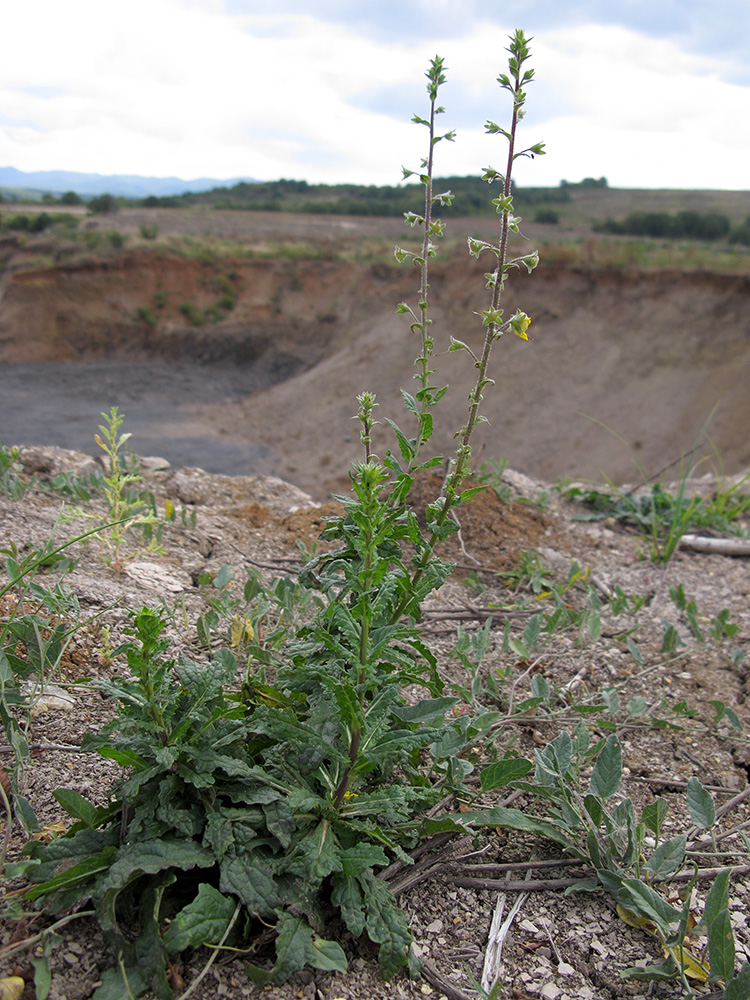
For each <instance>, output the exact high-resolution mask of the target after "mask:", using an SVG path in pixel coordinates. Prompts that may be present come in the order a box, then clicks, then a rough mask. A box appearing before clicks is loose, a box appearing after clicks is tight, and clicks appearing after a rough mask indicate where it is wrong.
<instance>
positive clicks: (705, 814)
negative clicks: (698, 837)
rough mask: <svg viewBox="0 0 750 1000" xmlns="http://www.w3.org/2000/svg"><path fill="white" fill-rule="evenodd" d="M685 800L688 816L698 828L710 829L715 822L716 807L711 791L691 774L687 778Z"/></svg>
mask: <svg viewBox="0 0 750 1000" xmlns="http://www.w3.org/2000/svg"><path fill="white" fill-rule="evenodd" d="M686 801H687V807H688V811H689V812H690V818H691V819H692V821H693V823H694V824H695V826H697V827H698V829H699V830H710V829H711V828H712V827H713V825H714V823H715V822H716V807H715V806H714V800H713V798H712V796H711V793H710V792H708V791H706V789H705V788H704V787H703V785H702V784H701V783H700V781H699V780H698V779H697V778H696V777H695V775H693V777H691V778H689V779H688V783H687V793H686Z"/></svg>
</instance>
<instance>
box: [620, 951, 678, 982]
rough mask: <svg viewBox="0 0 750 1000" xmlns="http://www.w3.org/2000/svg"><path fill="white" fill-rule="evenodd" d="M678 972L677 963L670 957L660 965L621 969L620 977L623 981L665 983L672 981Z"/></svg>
mask: <svg viewBox="0 0 750 1000" xmlns="http://www.w3.org/2000/svg"><path fill="white" fill-rule="evenodd" d="M679 971H680V970H679V968H678V967H677V963H676V962H675V960H674V959H673V958H672V956H671V955H670V956H669V958H668V959H667V960H666V962H662V964H661V965H643V966H640V965H638V966H632V967H631V968H629V969H623V970H622V972H621V973H620V975H621V976H622V977H623V979H653V980H656V981H657V982H664V983H665V982H668V981H669V980H671V979H674V978H675V976H677V974H678V973H679Z"/></svg>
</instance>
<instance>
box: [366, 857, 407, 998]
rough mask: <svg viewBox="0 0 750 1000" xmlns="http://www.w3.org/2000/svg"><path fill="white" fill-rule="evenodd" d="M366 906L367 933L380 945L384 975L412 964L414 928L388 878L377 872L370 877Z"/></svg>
mask: <svg viewBox="0 0 750 1000" xmlns="http://www.w3.org/2000/svg"><path fill="white" fill-rule="evenodd" d="M365 909H366V911H367V912H366V919H365V929H366V930H367V936H368V937H369V938H370V940H371V941H374V942H375V944H379V945H380V951H379V953H378V963H379V966H380V972H381V975H382V976H383V978H385V979H388V978H389V977H390V976H391V975H393V973H395V972H396V971H398V969H400V968H403V967H404V966H405V965H407V964H408V961H409V952H410V950H411V932H410V930H409V926H408V924H407V922H406V917H405V915H404V914H403V912H402V911H401V910H400V909H399V907H398V906H397V905H396V901H395V899H394V898H393V894H392V893H391V890H390V889H389V888H388V886H387V885H386V883H385V882H383V881H382V880H381V879H378V878H375V877H374V876H371V877H370V878H368V879H367V880H366V885H365Z"/></svg>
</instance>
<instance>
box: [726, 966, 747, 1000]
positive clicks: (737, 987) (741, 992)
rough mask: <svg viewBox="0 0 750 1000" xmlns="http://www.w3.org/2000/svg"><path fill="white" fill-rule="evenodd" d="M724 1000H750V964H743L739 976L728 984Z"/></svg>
mask: <svg viewBox="0 0 750 1000" xmlns="http://www.w3.org/2000/svg"><path fill="white" fill-rule="evenodd" d="M723 1000H750V962H743V964H742V968H741V969H740V971H739V974H738V975H737V976H736V977H735V978H734V979H733V980H732V981H731V982H730V983H727V987H726V989H725V990H724V997H723Z"/></svg>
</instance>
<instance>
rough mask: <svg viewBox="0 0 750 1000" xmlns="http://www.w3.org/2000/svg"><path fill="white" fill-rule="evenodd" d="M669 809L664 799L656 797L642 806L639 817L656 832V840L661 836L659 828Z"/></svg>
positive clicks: (662, 824)
mask: <svg viewBox="0 0 750 1000" xmlns="http://www.w3.org/2000/svg"><path fill="white" fill-rule="evenodd" d="M668 811H669V803H668V802H667V800H666V799H663V798H658V799H655V800H654V801H653V802H649V803H648V805H645V806H644V807H643V812H642V813H641V819H642V821H643V822H644V823H645V824H646V826H647V827H648V828H649V830H650V831H651V832H652V833H654V834H656V838H657V840H658V839H659V838H660V837H661V829H662V827H663V826H664V818H665V817H666V815H667V812H668Z"/></svg>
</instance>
